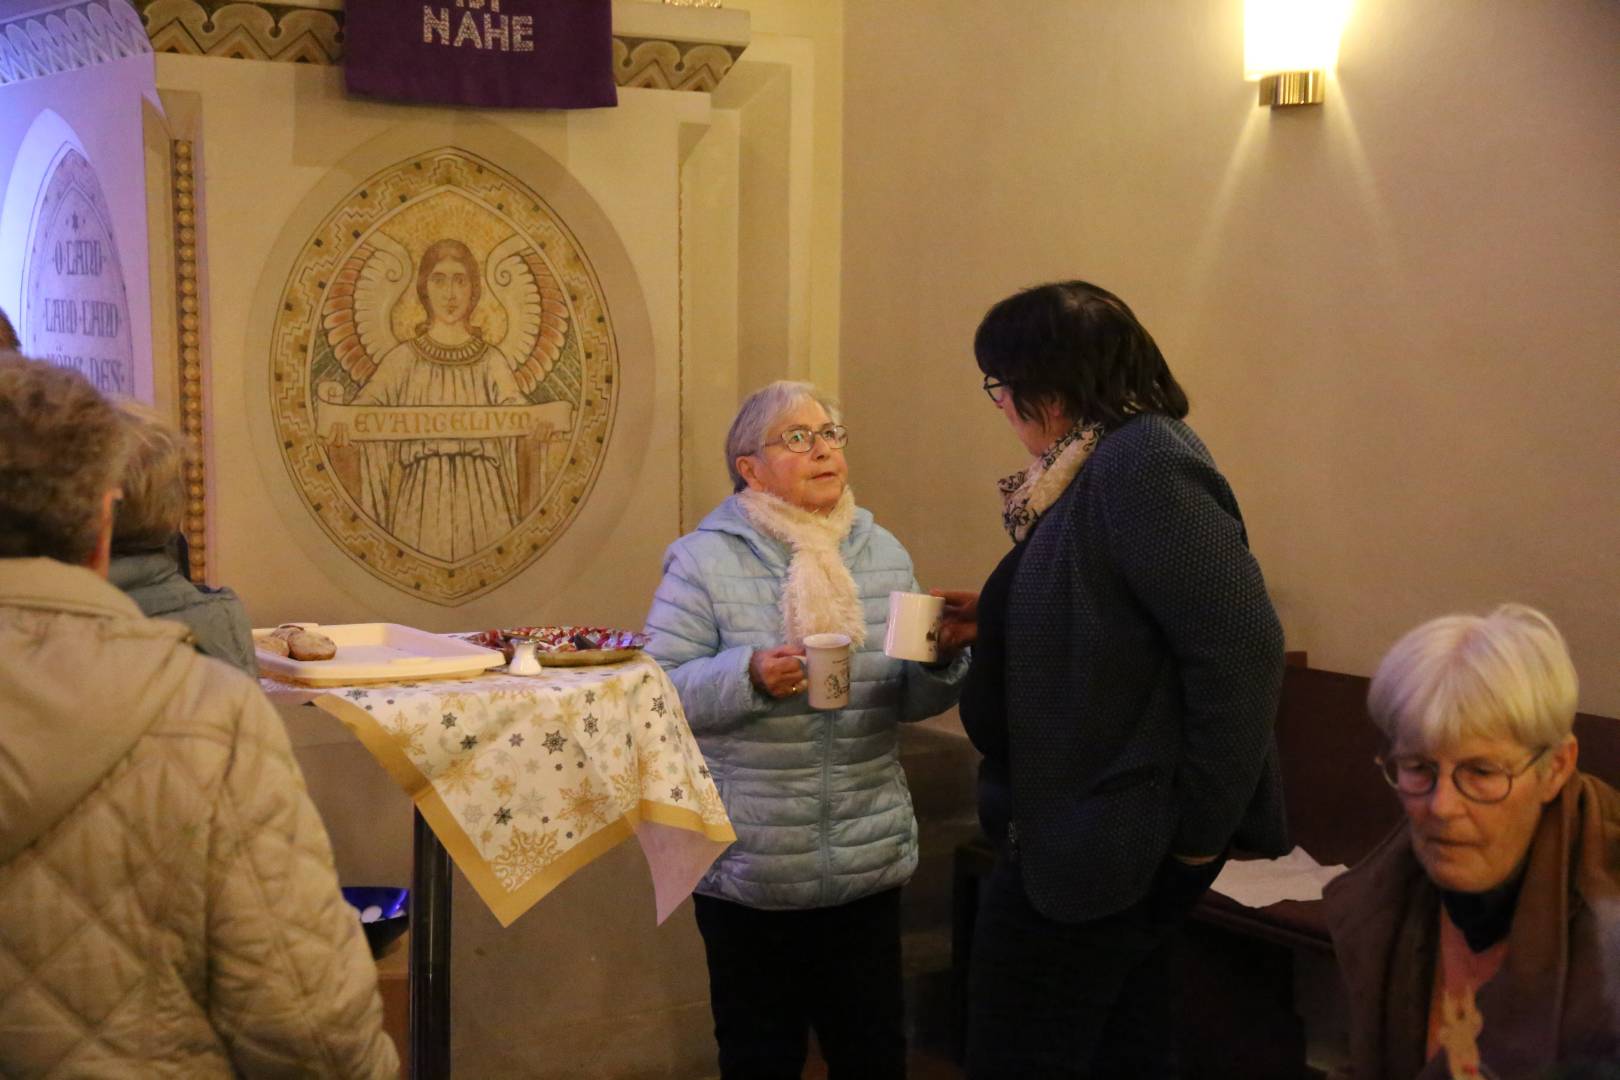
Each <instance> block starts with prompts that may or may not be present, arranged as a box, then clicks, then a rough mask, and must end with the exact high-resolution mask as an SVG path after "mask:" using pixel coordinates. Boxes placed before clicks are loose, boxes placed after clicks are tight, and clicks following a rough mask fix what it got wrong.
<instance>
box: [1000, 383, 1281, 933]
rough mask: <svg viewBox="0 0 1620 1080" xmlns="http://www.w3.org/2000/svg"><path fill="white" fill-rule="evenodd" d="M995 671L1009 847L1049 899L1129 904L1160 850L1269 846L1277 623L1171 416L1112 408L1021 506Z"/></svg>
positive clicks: (1038, 902)
mask: <svg viewBox="0 0 1620 1080" xmlns="http://www.w3.org/2000/svg"><path fill="white" fill-rule="evenodd" d="M1006 670H1007V712H1008V715H1007V724H1008V734H1009V737H1010V741H1011V755H1010V757H1011V760H1010V762H1009V765H1010V769H1011V780H1012V796H1013V806H1012V810H1013V822H1014V825H1015V827H1016V830H1017V838H1018V848H1019V859H1020V863H1021V866H1022V871H1023V879H1024V887H1025V889H1026V891H1027V892H1028V894H1029V897H1030V900H1031V902H1032V903H1033V904H1034V905H1035V907H1036V908H1037V909H1038V910H1040V911H1041V912H1042V913H1043V914H1045V915H1046V916H1048V917H1049V918H1053V919H1058V920H1062V921H1070V922H1075V921H1081V920H1085V919H1092V918H1098V917H1101V916H1103V915H1107V914H1110V913H1112V912H1115V911H1118V910H1121V909H1123V908H1125V907H1128V906H1130V905H1131V904H1132V903H1134V902H1135V901H1136V900H1138V899H1140V898H1141V897H1142V896H1144V895H1145V894H1146V893H1147V892H1148V889H1149V886H1150V885H1151V883H1152V880H1153V876H1154V873H1155V871H1156V870H1157V869H1158V867H1159V865H1160V864H1161V863H1162V862H1163V860H1164V859H1165V857H1166V856H1167V855H1168V854H1169V853H1170V852H1176V853H1179V854H1187V855H1206V854H1215V853H1217V852H1220V851H1222V850H1224V849H1225V848H1226V847H1227V845H1228V844H1229V843H1232V842H1234V839H1235V841H1236V843H1237V844H1238V845H1239V846H1241V847H1243V848H1244V849H1246V850H1250V851H1256V852H1259V853H1262V854H1275V855H1281V854H1283V853H1285V852H1286V851H1287V847H1288V837H1287V822H1286V819H1285V817H1284V814H1283V801H1282V777H1281V771H1280V768H1279V764H1278V759H1277V744H1276V740H1275V739H1274V738H1273V735H1272V726H1273V723H1274V721H1275V719H1276V714H1277V700H1278V694H1279V691H1280V688H1281V685H1282V670H1283V640H1282V627H1281V626H1280V624H1279V623H1278V621H1277V615H1276V612H1275V611H1273V610H1272V606H1271V601H1270V599H1269V598H1268V597H1267V595H1266V586H1265V581H1264V580H1263V579H1262V578H1261V576H1260V567H1259V565H1258V564H1257V563H1256V562H1255V560H1254V557H1253V556H1252V555H1251V554H1250V553H1249V548H1248V539H1247V536H1246V534H1245V533H1244V529H1243V519H1242V517H1241V516H1240V515H1239V513H1238V506H1237V500H1236V499H1235V498H1233V496H1232V490H1231V488H1230V487H1228V486H1227V483H1226V480H1225V479H1224V478H1223V477H1222V476H1221V474H1220V473H1219V472H1218V471H1217V470H1216V468H1215V462H1214V460H1213V459H1212V458H1211V457H1210V454H1209V451H1208V450H1206V449H1205V448H1204V444H1203V443H1202V442H1200V441H1199V439H1198V436H1196V435H1194V434H1193V432H1192V429H1191V428H1189V427H1187V425H1185V424H1183V423H1181V422H1180V421H1179V420H1172V419H1170V418H1169V417H1166V416H1163V415H1160V414H1144V415H1140V416H1135V417H1132V418H1131V419H1130V420H1128V421H1126V422H1125V423H1124V424H1121V425H1120V426H1119V427H1118V428H1116V429H1114V430H1113V431H1111V432H1109V433H1108V434H1107V435H1106V436H1105V437H1104V438H1103V439H1102V441H1101V442H1100V443H1099V444H1098V446H1097V449H1096V450H1095V451H1094V452H1093V453H1092V456H1091V459H1090V460H1089V461H1088V462H1087V463H1086V465H1085V467H1084V468H1082V469H1081V470H1080V472H1079V474H1078V475H1077V476H1076V477H1075V479H1074V482H1073V483H1071V484H1070V485H1069V488H1068V490H1067V491H1065V492H1064V493H1063V495H1062V496H1061V497H1060V498H1059V499H1058V501H1057V502H1056V503H1055V504H1054V505H1053V506H1052V507H1051V508H1050V509H1049V510H1048V511H1047V513H1046V515H1045V516H1044V517H1043V518H1042V519H1041V522H1040V524H1039V525H1038V526H1037V527H1036V529H1035V531H1034V533H1033V535H1032V536H1031V537H1030V539H1029V544H1028V547H1027V548H1026V549H1025V552H1024V556H1023V559H1022V561H1021V562H1020V564H1019V566H1018V571H1017V574H1016V575H1015V577H1014V579H1013V584H1012V589H1011V593H1010V596H1009V598H1008V608H1007V669H1006Z"/></svg>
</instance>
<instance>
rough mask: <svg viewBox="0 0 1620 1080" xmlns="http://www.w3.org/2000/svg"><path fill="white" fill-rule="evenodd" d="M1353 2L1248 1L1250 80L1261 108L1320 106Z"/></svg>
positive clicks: (1246, 25)
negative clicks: (1256, 87) (1255, 82)
mask: <svg viewBox="0 0 1620 1080" xmlns="http://www.w3.org/2000/svg"><path fill="white" fill-rule="evenodd" d="M1350 4H1351V0H1244V2H1243V72H1244V78H1246V79H1248V80H1250V81H1253V80H1255V79H1259V80H1260V100H1259V104H1261V105H1270V106H1271V107H1273V108H1276V107H1277V106H1279V105H1320V104H1322V99H1323V96H1324V93H1325V91H1326V89H1327V76H1328V72H1330V71H1332V70H1333V67H1334V64H1335V63H1336V62H1337V60H1338V56H1339V33H1340V32H1341V31H1342V30H1343V29H1344V24H1345V20H1347V19H1348V18H1349V17H1350Z"/></svg>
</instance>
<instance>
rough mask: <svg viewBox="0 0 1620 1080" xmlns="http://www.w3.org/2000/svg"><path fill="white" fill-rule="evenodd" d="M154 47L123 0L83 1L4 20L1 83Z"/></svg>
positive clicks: (0, 31) (0, 48) (0, 42)
mask: <svg viewBox="0 0 1620 1080" xmlns="http://www.w3.org/2000/svg"><path fill="white" fill-rule="evenodd" d="M151 51H152V46H151V43H150V42H149V41H148V39H147V36H146V32H145V30H144V28H143V27H142V26H141V20H140V17H139V16H138V15H136V13H135V10H134V9H133V8H131V7H130V6H129V4H128V3H126V2H125V0H85V2H82V3H71V4H65V5H63V6H62V7H59V8H55V9H53V10H50V11H36V12H33V13H32V14H29V15H24V16H21V17H19V18H15V19H9V20H6V19H0V86H7V85H10V84H11V83H19V82H22V81H23V80H25V79H38V78H43V77H44V76H46V75H55V74H58V73H59V72H63V71H73V70H75V69H76V68H84V67H90V66H92V65H94V64H105V63H110V62H111V61H114V60H122V59H124V58H125V57H129V56H139V55H140V54H142V53H149V52H151Z"/></svg>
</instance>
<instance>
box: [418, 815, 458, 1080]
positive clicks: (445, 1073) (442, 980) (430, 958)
mask: <svg viewBox="0 0 1620 1080" xmlns="http://www.w3.org/2000/svg"><path fill="white" fill-rule="evenodd" d="M415 816H416V827H415V835H414V837H413V843H412V855H413V865H412V868H411V909H410V910H411V969H410V987H411V1077H412V1080H448V1077H449V1076H450V854H449V853H448V852H447V851H445V850H444V845H443V844H441V843H439V838H438V837H437V836H434V835H433V830H432V829H431V828H429V827H428V823H427V822H426V821H425V820H423V818H422V812H421V811H420V810H418V811H416V814H415Z"/></svg>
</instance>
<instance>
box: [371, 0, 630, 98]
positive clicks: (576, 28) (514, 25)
mask: <svg viewBox="0 0 1620 1080" xmlns="http://www.w3.org/2000/svg"><path fill="white" fill-rule="evenodd" d="M343 37H344V59H343V74H344V82H345V84H346V85H347V86H348V89H349V92H350V93H351V94H361V95H365V96H369V97H380V98H387V99H389V100H391V101H415V102H422V103H424V104H434V105H479V106H486V107H491V106H492V107H496V108H520V109H593V108H600V107H603V106H611V105H617V104H618V100H619V99H618V87H617V85H616V84H615V82H614V78H613V6H612V4H611V2H610V0H428V2H426V3H421V4H415V3H412V4H401V3H398V2H397V0H349V2H348V4H347V5H346V6H345V21H344V28H343Z"/></svg>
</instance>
